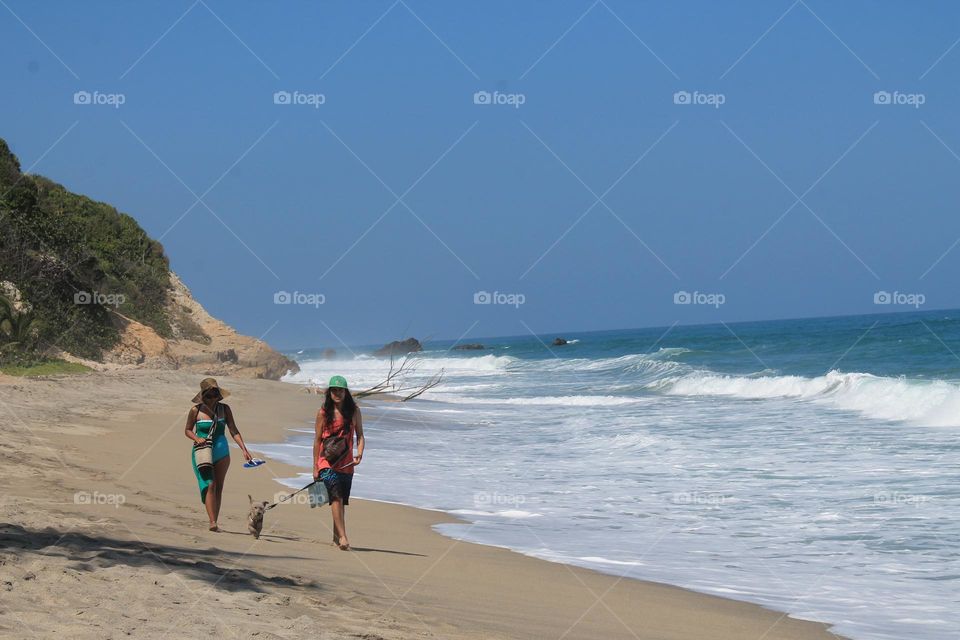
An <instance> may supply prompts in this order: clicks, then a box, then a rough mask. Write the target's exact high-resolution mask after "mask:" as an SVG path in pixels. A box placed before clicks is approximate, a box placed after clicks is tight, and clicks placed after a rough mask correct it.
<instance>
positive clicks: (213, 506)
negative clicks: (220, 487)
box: [203, 480, 217, 531]
mask: <svg viewBox="0 0 960 640" xmlns="http://www.w3.org/2000/svg"><path fill="white" fill-rule="evenodd" d="M216 489H217V481H216V480H211V481H210V484H208V485H207V494H206V495H205V496H204V500H203V506H205V507H206V508H207V517H208V518H210V531H217V490H216Z"/></svg>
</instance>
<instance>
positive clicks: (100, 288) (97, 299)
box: [0, 139, 170, 361]
mask: <svg viewBox="0 0 960 640" xmlns="http://www.w3.org/2000/svg"><path fill="white" fill-rule="evenodd" d="M0 230H2V233H0V282H2V281H7V282H11V283H12V284H13V285H14V286H15V287H16V288H17V289H18V290H19V291H20V294H21V297H22V300H23V302H24V303H25V304H26V305H27V308H28V309H29V310H30V312H31V313H32V314H33V315H34V316H35V321H34V323H33V329H32V333H31V336H32V339H31V340H29V341H26V342H24V343H22V345H21V347H14V348H7V349H5V350H0V358H4V359H6V360H8V361H9V360H11V359H12V358H13V355H12V354H13V353H14V352H18V353H19V356H18V357H19V358H20V359H22V358H23V357H25V356H24V352H25V351H29V350H45V349H48V348H50V347H57V348H60V349H63V350H65V351H68V352H70V353H73V354H75V355H79V356H82V357H86V358H93V359H99V358H100V357H101V354H102V351H103V350H105V349H109V348H110V347H111V346H113V345H114V344H116V342H117V339H118V336H119V334H118V331H117V329H116V327H115V326H114V323H113V319H112V317H111V316H112V314H113V312H114V311H117V312H119V313H121V314H123V315H125V316H127V317H130V318H133V319H135V320H137V321H139V322H142V323H143V324H145V325H147V326H150V327H152V328H153V329H154V330H156V331H157V333H159V334H160V335H162V336H169V335H170V324H169V321H168V320H167V317H166V315H165V304H166V291H167V288H168V286H169V270H170V265H169V261H168V260H167V257H166V256H165V255H164V253H163V246H162V245H161V244H160V243H159V242H157V241H155V240H153V239H151V238H150V237H149V236H147V234H146V233H145V232H144V231H143V229H141V228H140V225H138V224H137V222H136V220H134V219H133V218H131V217H130V216H128V215H126V214H123V213H119V212H118V211H117V210H116V209H114V208H113V207H111V206H110V205H108V204H105V203H102V202H96V201H94V200H91V199H90V198H87V197H86V196H82V195H78V194H75V193H71V192H70V191H68V190H67V189H65V188H64V187H63V186H61V185H59V184H57V183H55V182H53V181H51V180H48V179H47V178H44V177H42V176H34V175H29V174H24V173H21V169H20V163H19V161H18V160H17V158H16V156H14V155H13V154H12V153H11V152H10V149H9V147H8V146H7V143H6V142H5V141H4V140H2V139H0ZM4 335H5V334H4V333H3V332H2V331H0V344H5V343H9V342H10V340H9V339H6V338H5V337H4ZM27 343H30V345H29V347H28V346H27ZM4 354H6V355H4ZM28 359H29V358H28Z"/></svg>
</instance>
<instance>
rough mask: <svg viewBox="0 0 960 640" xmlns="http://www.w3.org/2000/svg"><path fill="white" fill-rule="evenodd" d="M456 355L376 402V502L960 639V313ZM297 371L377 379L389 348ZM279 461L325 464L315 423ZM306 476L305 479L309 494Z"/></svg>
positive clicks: (520, 344) (808, 608) (878, 629)
mask: <svg viewBox="0 0 960 640" xmlns="http://www.w3.org/2000/svg"><path fill="white" fill-rule="evenodd" d="M562 335H563V337H565V338H567V339H568V340H570V341H571V343H570V344H567V345H564V346H560V347H553V346H552V345H551V344H550V343H551V342H552V340H553V338H554V337H556V336H555V335H549V336H540V337H539V338H538V337H535V336H530V335H527V336H517V337H509V338H488V339H472V338H471V339H470V342H482V343H483V344H485V345H486V346H487V347H488V349H486V350H484V351H450V350H448V349H449V347H451V346H452V343H443V342H436V343H430V344H428V345H427V346H426V350H425V351H424V352H423V353H420V354H417V356H416V359H417V371H416V372H415V374H414V375H413V376H412V377H411V379H410V384H412V385H415V384H416V382H417V381H419V380H424V379H426V378H427V377H429V375H431V374H433V373H435V372H436V371H438V370H440V369H441V368H442V369H444V371H445V377H444V383H443V384H442V385H441V386H440V387H438V388H436V389H434V390H431V391H429V392H427V393H426V394H424V396H422V397H421V398H419V399H417V400H416V401H413V402H409V403H403V404H394V405H390V406H384V405H374V404H370V405H369V406H367V407H366V408H365V424H366V431H367V437H368V441H369V449H368V452H367V455H366V456H365V458H364V463H363V466H362V467H361V468H360V469H359V470H358V476H357V480H356V482H355V485H354V487H355V492H356V494H357V495H358V496H361V497H369V498H375V499H382V500H391V501H397V502H403V503H407V504H412V505H415V506H421V507H428V508H435V509H441V510H444V511H448V512H450V513H454V514H457V515H460V516H461V517H462V518H464V519H465V521H466V522H465V523H464V524H454V525H442V526H440V527H438V528H439V529H440V531H441V532H443V533H445V534H447V535H450V536H452V537H456V538H461V539H465V540H470V541H475V542H480V543H485V544H493V545H499V546H504V547H508V548H512V549H515V550H517V551H520V552H522V553H527V554H529V555H533V556H536V557H540V558H546V559H549V560H553V561H558V562H565V563H570V564H576V565H581V566H587V567H591V568H595V569H598V570H601V571H604V572H607V573H611V574H615V575H625V576H628V577H636V578H641V579H649V580H658V581H661V582H667V583H671V584H676V585H680V586H685V587H689V588H692V589H695V590H698V591H702V592H706V593H715V594H718V595H724V596H728V597H733V598H738V599H742V600H748V601H752V602H758V603H761V604H764V605H767V606H771V607H773V608H776V609H779V610H782V611H787V612H789V613H791V614H792V615H795V616H797V617H802V618H808V619H815V620H820V621H824V622H828V623H831V624H833V625H835V631H836V632H837V633H840V634H843V635H848V636H850V637H853V638H863V639H881V638H882V639H893V638H896V639H901V638H929V639H940V638H956V637H957V633H958V629H960V525H958V521H960V490H958V483H960V463H958V457H960V446H958V444H957V435H958V433H960V357H958V355H957V354H960V312H958V311H931V312H920V313H909V314H888V315H876V316H856V317H845V318H824V319H810V320H790V321H775V322H757V323H738V324H731V325H729V326H726V325H722V324H721V325H711V326H697V327H674V328H672V329H668V328H666V327H663V328H656V329H640V330H625V331H605V332H567V333H565V334H562ZM339 351H341V356H342V357H341V358H339V359H337V360H332V361H331V360H322V359H320V350H319V349H317V350H309V349H306V350H303V351H302V352H300V353H295V354H291V355H293V356H294V357H295V358H296V359H297V360H298V361H299V362H300V363H301V367H302V371H301V373H300V374H297V375H296V376H293V377H292V378H291V380H292V381H295V382H303V383H308V382H319V381H325V380H326V379H327V378H328V377H329V376H330V375H332V374H334V373H339V374H343V375H345V376H346V377H347V378H348V380H349V381H350V384H351V386H352V387H353V388H363V387H364V386H369V385H372V384H374V383H375V382H377V381H378V380H380V379H381V378H382V377H383V376H384V374H385V372H386V367H387V363H386V362H385V361H383V360H379V359H376V358H372V357H371V356H369V355H368V354H369V352H370V351H372V347H360V348H354V349H353V351H354V353H346V354H345V353H342V352H343V351H344V350H343V349H340V350H339ZM291 426H292V427H295V430H293V431H291V436H290V438H289V439H288V440H287V441H286V442H284V443H277V444H273V445H264V446H262V447H261V448H260V449H259V450H261V451H263V452H264V453H267V454H269V455H274V456H279V457H281V458H285V459H288V460H289V461H292V462H295V463H298V464H301V465H303V466H304V467H308V466H309V464H310V463H309V455H310V436H309V433H311V432H312V430H311V428H310V425H309V424H308V423H306V422H305V423H304V424H303V425H291ZM299 481H300V479H291V481H290V482H291V484H296V483H297V482H299Z"/></svg>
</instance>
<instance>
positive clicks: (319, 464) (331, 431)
mask: <svg viewBox="0 0 960 640" xmlns="http://www.w3.org/2000/svg"><path fill="white" fill-rule="evenodd" d="M320 415H321V419H322V416H323V409H320ZM342 428H343V416H338V417H337V418H336V419H335V420H334V421H333V422H332V423H331V424H330V426H325V427H324V428H323V433H322V434H321V435H322V437H323V439H324V440H326V439H327V438H329V437H331V436H335V435H337V434H339V433H340V429H342ZM346 437H347V450H346V451H345V452H344V453H343V457H342V458H341V459H340V460H339V466H337V467H333V470H334V471H336V472H338V473H353V465H352V464H350V463H351V462H353V427H352V426H351V428H350V430H349V431H348V432H347V435H346ZM330 468H331V467H330V463H329V462H327V459H326V458H324V457H323V446H322V443H321V447H320V450H319V452H318V453H317V459H316V460H315V461H314V470H315V471H316V472H317V473H319V472H320V471H321V470H323V469H330Z"/></svg>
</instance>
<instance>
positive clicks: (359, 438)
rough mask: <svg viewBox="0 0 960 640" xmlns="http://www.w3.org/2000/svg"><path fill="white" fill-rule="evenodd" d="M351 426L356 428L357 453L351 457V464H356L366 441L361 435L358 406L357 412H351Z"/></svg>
mask: <svg viewBox="0 0 960 640" xmlns="http://www.w3.org/2000/svg"><path fill="white" fill-rule="evenodd" d="M353 426H354V428H355V429H356V430H357V455H356V457H355V458H354V459H353V466H357V465H358V464H360V460H361V458H363V447H364V446H365V445H366V443H367V441H366V440H365V439H364V437H363V416H361V415H360V407H357V412H356V413H355V414H353Z"/></svg>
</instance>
